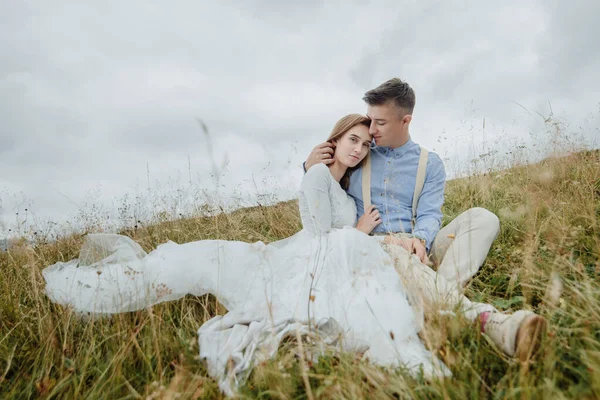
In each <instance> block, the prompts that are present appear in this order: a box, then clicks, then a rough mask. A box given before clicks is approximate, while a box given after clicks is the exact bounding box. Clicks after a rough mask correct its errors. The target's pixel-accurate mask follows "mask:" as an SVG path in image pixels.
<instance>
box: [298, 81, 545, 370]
mask: <svg viewBox="0 0 600 400" xmlns="http://www.w3.org/2000/svg"><path fill="white" fill-rule="evenodd" d="M363 100H364V101H365V102H366V103H367V116H368V117H369V118H370V119H371V126H370V130H369V131H370V133H371V134H372V135H373V140H374V142H375V145H374V146H373V145H372V147H371V153H370V156H371V166H370V168H371V173H370V179H366V180H363V177H362V174H363V170H364V169H365V168H366V167H363V168H362V169H359V170H357V171H355V173H354V174H353V175H352V176H351V178H350V187H349V188H348V193H349V194H350V196H352V197H353V198H354V200H355V201H356V208H357V210H358V217H360V216H361V215H362V214H363V210H364V203H363V193H367V194H368V193H369V192H368V190H369V188H368V187H366V190H367V192H363V185H365V182H367V185H368V182H369V180H370V198H371V202H372V204H373V205H375V207H376V208H377V210H379V213H380V215H381V221H382V222H381V224H380V225H378V226H377V227H376V228H375V229H374V231H373V233H374V234H375V235H377V236H379V238H380V239H381V240H382V241H383V242H384V248H385V249H386V251H388V253H390V255H391V256H392V258H393V259H394V260H395V266H396V270H397V271H398V273H399V275H400V277H401V278H402V279H403V281H404V282H405V287H406V289H407V292H408V295H409V297H410V299H411V302H412V304H413V306H415V307H422V308H423V309H424V310H425V312H426V313H432V312H437V311H439V310H440V308H441V307H443V306H450V307H452V308H457V309H459V310H461V311H462V312H463V313H464V315H465V316H466V317H467V318H468V319H470V320H473V321H475V320H477V321H479V324H480V326H481V330H482V332H484V333H485V334H487V335H488V336H489V337H490V338H491V339H492V341H493V342H494V343H495V344H496V345H498V346H499V347H500V348H501V349H502V350H503V351H504V352H505V353H507V354H508V355H510V356H514V357H517V358H518V359H520V360H522V361H525V360H527V359H529V358H530V357H531V355H532V354H533V352H534V351H535V350H536V349H537V347H538V346H539V343H540V339H541V337H542V336H543V334H544V332H545V329H546V321H545V320H544V319H543V318H542V317H540V316H539V315H536V314H534V313H533V312H531V311H525V310H520V311H517V312H515V313H514V314H511V315H508V314H504V313H501V312H499V311H498V310H496V309H495V308H494V307H493V306H491V305H489V304H483V303H475V302H471V301H470V300H469V299H468V298H466V297H465V296H464V295H463V294H462V288H463V287H464V285H465V284H466V283H467V281H468V280H469V279H471V278H472V277H473V276H474V275H475V274H476V273H477V271H478V270H479V268H480V267H481V265H482V264H483V262H484V261H485V258H486V256H487V253H488V251H489V249H490V247H491V245H492V242H493V241H494V240H495V239H496V237H497V236H498V233H499V232H500V223H499V220H498V218H497V217H496V215H494V214H493V213H491V212H489V211H488V210H486V209H483V208H479V207H478V208H471V209H469V210H467V211H465V212H464V213H462V214H461V215H459V216H458V217H456V218H455V219H454V220H453V221H452V222H450V223H449V224H448V225H447V226H445V227H444V228H442V229H441V230H440V226H441V219H442V211H441V207H442V204H443V202H444V186H445V182H446V173H445V170H444V165H443V163H442V160H441V159H440V158H439V156H438V155H437V154H435V153H428V157H427V159H426V161H422V163H421V164H422V166H421V167H419V160H420V159H422V160H424V158H421V157H420V156H421V153H422V152H423V153H424V154H427V151H426V150H424V149H422V148H421V147H420V146H419V145H418V144H416V143H415V142H413V141H412V139H411V137H410V135H409V125H410V122H411V120H412V113H413V109H414V106H415V93H414V91H413V89H412V88H411V87H410V86H409V85H408V83H406V82H403V81H402V80H400V79H398V78H394V79H390V80H388V81H387V82H384V83H382V84H381V85H379V86H378V87H377V88H375V89H372V90H369V91H368V92H367V93H365V96H364V97H363ZM332 154H333V148H332V145H331V143H327V142H326V143H321V144H320V145H318V146H316V147H315V148H314V149H313V150H312V152H311V153H310V155H309V156H308V159H307V160H306V163H305V170H308V169H309V168H311V167H312V166H313V165H315V164H317V163H324V164H330V163H332V162H333V159H332V158H331V156H332ZM418 175H419V176H424V183H423V184H422V186H421V187H419V185H418V184H417V185H416V186H415V184H416V182H417V179H418ZM420 189H421V192H420V195H418V194H417V199H415V201H416V203H413V196H414V194H415V190H417V191H419V190H420ZM368 202H369V200H368V199H367V203H368ZM413 204H417V206H416V207H415V208H416V212H415V213H414V215H413V210H412V208H413ZM413 217H414V218H413ZM402 248H403V249H405V250H407V251H404V250H402ZM409 254H412V255H413V256H409ZM429 257H431V261H432V262H433V264H434V265H435V266H436V267H437V272H435V271H434V270H433V269H432V268H430V267H428V266H427V265H426V264H429V263H430V261H429Z"/></svg>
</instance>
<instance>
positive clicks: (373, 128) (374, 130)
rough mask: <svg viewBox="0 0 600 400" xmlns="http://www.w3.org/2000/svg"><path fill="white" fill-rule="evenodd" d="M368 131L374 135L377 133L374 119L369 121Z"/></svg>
mask: <svg viewBox="0 0 600 400" xmlns="http://www.w3.org/2000/svg"><path fill="white" fill-rule="evenodd" d="M369 133H370V134H371V135H374V134H375V133H377V127H376V126H375V121H371V125H369Z"/></svg>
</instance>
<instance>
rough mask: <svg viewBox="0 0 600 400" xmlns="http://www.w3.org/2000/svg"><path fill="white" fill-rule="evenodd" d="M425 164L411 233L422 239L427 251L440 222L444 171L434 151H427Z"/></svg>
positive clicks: (444, 178)
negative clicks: (425, 168)
mask: <svg viewBox="0 0 600 400" xmlns="http://www.w3.org/2000/svg"><path fill="white" fill-rule="evenodd" d="M427 164H428V165H427V174H426V177H425V184H424V185H423V192H422V193H421V197H420V198H419V202H418V205H417V221H416V223H415V227H414V230H413V235H414V236H416V237H418V238H421V239H424V240H425V247H426V248H427V251H429V249H431V244H432V243H433V240H434V239H435V235H437V233H438V231H439V230H440V226H441V223H442V205H443V204H444V188H445V185H446V171H445V169H444V164H443V163H442V160H441V159H440V157H439V156H438V155H437V154H435V153H429V162H428V163H427Z"/></svg>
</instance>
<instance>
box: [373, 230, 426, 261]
mask: <svg viewBox="0 0 600 400" xmlns="http://www.w3.org/2000/svg"><path fill="white" fill-rule="evenodd" d="M383 243H385V244H395V245H396V246H402V247H403V248H404V249H405V250H406V251H408V252H409V253H410V254H416V255H417V257H419V260H421V262H422V263H423V264H426V265H429V264H430V261H429V257H427V249H426V248H425V245H424V244H423V243H422V242H421V240H420V239H417V238H408V237H407V238H398V237H395V236H392V235H387V236H386V237H385V239H383Z"/></svg>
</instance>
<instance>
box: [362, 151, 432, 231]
mask: <svg viewBox="0 0 600 400" xmlns="http://www.w3.org/2000/svg"><path fill="white" fill-rule="evenodd" d="M428 157H429V151H427V149H424V148H423V147H421V155H420V156H419V166H418V167H417V180H416V182H415V193H414V194H413V201H412V220H411V221H410V222H411V227H412V228H413V229H414V228H415V224H416V222H417V205H418V204H419V197H421V192H422V191H423V185H424V184H425V175H426V173H427V159H428ZM362 198H363V206H364V212H365V213H366V212H367V209H368V208H369V206H370V205H371V154H369V155H368V156H367V159H366V160H365V165H363V167H362Z"/></svg>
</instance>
